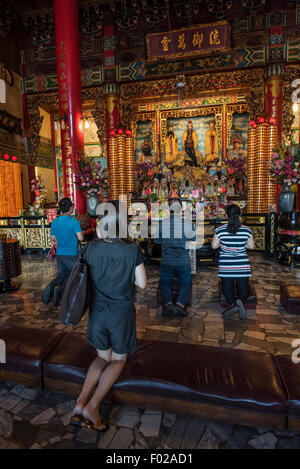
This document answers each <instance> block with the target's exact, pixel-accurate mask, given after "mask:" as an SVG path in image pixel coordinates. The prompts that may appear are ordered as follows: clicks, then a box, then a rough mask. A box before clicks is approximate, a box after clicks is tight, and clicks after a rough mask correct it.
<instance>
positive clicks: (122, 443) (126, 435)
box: [98, 428, 134, 449]
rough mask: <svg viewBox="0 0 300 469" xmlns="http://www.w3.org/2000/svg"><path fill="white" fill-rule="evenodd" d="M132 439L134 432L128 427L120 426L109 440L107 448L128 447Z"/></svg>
mask: <svg viewBox="0 0 300 469" xmlns="http://www.w3.org/2000/svg"><path fill="white" fill-rule="evenodd" d="M133 440H134V433H133V431H132V430H130V429H129V428H120V430H119V431H118V432H116V434H115V436H114V437H113V439H112V441H111V442H110V444H109V446H108V449H128V448H129V447H130V445H131V443H132V442H133ZM98 447H99V446H98Z"/></svg>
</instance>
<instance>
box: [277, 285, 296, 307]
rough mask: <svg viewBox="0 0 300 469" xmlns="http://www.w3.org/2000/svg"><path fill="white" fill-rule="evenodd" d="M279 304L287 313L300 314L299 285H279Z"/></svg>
mask: <svg viewBox="0 0 300 469" xmlns="http://www.w3.org/2000/svg"><path fill="white" fill-rule="evenodd" d="M280 303H281V304H282V306H284V307H285V309H286V310H287V312H288V313H295V314H300V284H295V285H288V284H286V285H284V284H283V285H280Z"/></svg>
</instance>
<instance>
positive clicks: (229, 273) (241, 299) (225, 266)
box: [211, 204, 254, 319]
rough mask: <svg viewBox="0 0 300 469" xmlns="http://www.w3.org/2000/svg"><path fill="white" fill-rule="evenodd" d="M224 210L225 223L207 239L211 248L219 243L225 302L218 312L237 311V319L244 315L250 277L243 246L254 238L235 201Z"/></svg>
mask: <svg viewBox="0 0 300 469" xmlns="http://www.w3.org/2000/svg"><path fill="white" fill-rule="evenodd" d="M226 214H227V217H228V223H227V225H224V226H220V227H219V228H217V229H216V231H215V235H214V238H213V240H212V243H211V247H212V248H213V249H217V248H219V247H221V253H220V257H219V277H221V279H222V290H223V293H224V296H225V298H226V300H227V303H228V304H229V307H228V308H227V309H226V310H225V311H223V313H222V314H223V317H224V319H230V318H231V317H232V315H233V314H234V313H235V312H239V316H240V319H246V317H247V314H246V310H245V307H244V303H245V301H246V298H247V295H248V285H249V277H251V268H250V263H249V259H248V255H247V249H254V240H253V236H252V233H251V230H250V228H248V227H247V226H244V225H242V224H241V222H240V215H241V210H240V208H239V206H238V205H234V204H232V205H228V206H227V208H226ZM234 281H236V285H237V293H238V299H237V300H235V297H234Z"/></svg>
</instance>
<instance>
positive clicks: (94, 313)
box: [70, 202, 147, 431]
mask: <svg viewBox="0 0 300 469" xmlns="http://www.w3.org/2000/svg"><path fill="white" fill-rule="evenodd" d="M113 205H114V207H115V209H116V210H115V215H113V216H106V217H105V223H108V225H109V224H110V226H115V227H116V237H110V238H109V237H106V238H105V236H107V234H106V233H107V225H104V226H103V223H101V220H100V222H99V223H98V225H97V235H98V238H99V240H98V241H94V242H92V243H91V244H90V245H89V246H88V249H87V253H86V262H87V264H88V270H89V279H90V282H91V293H92V298H91V303H90V312H89V318H88V330H87V342H88V343H89V344H91V345H92V346H93V347H94V348H95V349H96V351H97V358H95V360H94V361H93V362H92V364H91V365H90V367H89V370H88V373H87V375H86V379H85V382H84V385H83V388H82V391H81V393H80V396H79V397H78V399H77V401H76V406H75V408H74V410H73V414H72V418H71V422H70V423H71V424H75V425H79V426H82V427H86V428H91V429H94V430H98V431H103V430H105V429H106V425H104V424H103V423H102V422H101V420H100V416H99V407H100V404H101V402H102V400H103V399H104V397H105V395H106V394H107V392H108V391H109V390H110V388H111V387H112V386H113V384H114V383H115V381H116V380H117V379H118V377H119V376H120V374H121V372H122V370H123V368H124V366H125V363H126V360H127V356H128V354H129V353H132V352H133V351H134V350H135V349H136V317H135V308H134V301H133V296H134V290H135V285H137V286H138V287H140V288H145V287H146V282H147V279H146V271H145V267H144V264H143V255H142V253H141V251H140V250H139V248H138V246H137V245H136V244H135V243H133V242H130V241H128V240H127V239H122V238H120V237H119V236H120V235H119V233H124V227H123V230H122V226H121V225H122V223H123V221H124V220H121V216H119V213H120V211H119V205H118V203H115V202H113ZM125 210H126V208H125ZM123 213H124V212H123ZM103 221H104V219H103V220H102V222H103ZM125 229H126V228H125ZM94 386H97V388H96V391H95V393H94V394H93V396H92V397H91V399H90V400H89V401H88V399H89V395H90V393H91V391H92V390H93V388H94Z"/></svg>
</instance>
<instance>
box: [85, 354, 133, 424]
mask: <svg viewBox="0 0 300 469" xmlns="http://www.w3.org/2000/svg"><path fill="white" fill-rule="evenodd" d="M126 360H127V355H120V354H118V353H115V352H112V354H111V362H110V364H109V365H107V367H106V368H105V369H104V370H103V372H102V374H101V376H100V379H99V383H98V386H97V389H96V391H95V393H94V395H93V396H92V398H91V399H90V401H89V403H88V404H87V405H86V406H85V407H84V409H83V412H82V415H83V417H85V418H87V419H89V420H91V421H92V422H93V423H94V426H95V428H96V429H99V430H102V429H103V428H105V425H103V424H102V423H101V420H100V416H99V407H100V404H101V402H102V401H103V399H104V397H105V396H106V394H107V393H108V391H109V390H110V388H111V387H112V386H113V384H114V383H115V382H116V381H117V379H118V378H119V376H120V374H121V372H122V370H123V368H124V366H125V363H126Z"/></svg>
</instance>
